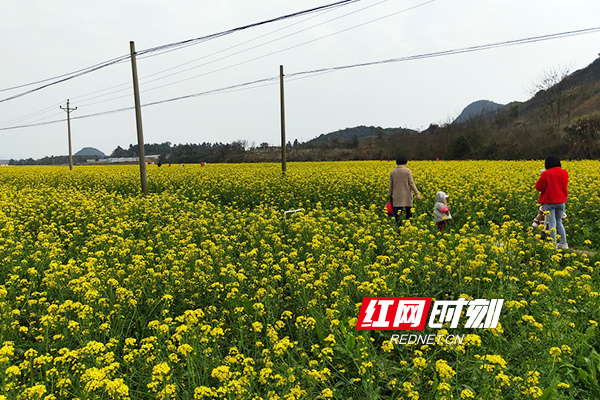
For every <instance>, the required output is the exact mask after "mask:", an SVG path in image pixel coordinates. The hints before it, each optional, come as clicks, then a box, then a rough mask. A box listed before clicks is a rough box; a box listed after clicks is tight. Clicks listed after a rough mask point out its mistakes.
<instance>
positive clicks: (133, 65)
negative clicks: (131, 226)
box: [129, 41, 148, 196]
mask: <svg viewBox="0 0 600 400" xmlns="http://www.w3.org/2000/svg"><path fill="white" fill-rule="evenodd" d="M129 47H130V50H131V70H132V72H133V97H134V100H135V122H136V125H137V137H138V155H139V159H140V180H141V182H142V194H143V195H144V196H146V195H148V181H147V179H146V151H145V150H144V131H143V129H142V107H141V105H140V88H139V85H138V74H137V63H136V61H135V43H134V42H133V41H131V42H129Z"/></svg>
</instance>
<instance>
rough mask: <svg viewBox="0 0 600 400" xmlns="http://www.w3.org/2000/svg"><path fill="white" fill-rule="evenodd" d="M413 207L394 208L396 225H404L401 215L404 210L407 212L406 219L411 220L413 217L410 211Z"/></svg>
mask: <svg viewBox="0 0 600 400" xmlns="http://www.w3.org/2000/svg"><path fill="white" fill-rule="evenodd" d="M410 209H411V207H394V218H396V225H398V226H400V225H402V222H401V221H400V214H402V210H404V211H405V212H406V219H410V217H412V212H411V211H410Z"/></svg>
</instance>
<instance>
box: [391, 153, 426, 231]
mask: <svg viewBox="0 0 600 400" xmlns="http://www.w3.org/2000/svg"><path fill="white" fill-rule="evenodd" d="M406 163H407V160H406V158H405V157H399V158H398V159H397V160H396V168H394V169H393V170H392V172H390V189H389V191H388V196H389V198H390V203H392V207H393V210H394V214H393V215H394V218H396V225H398V226H400V225H401V222H400V214H401V213H402V211H403V210H404V212H405V213H406V219H407V220H408V219H410V217H412V212H411V211H410V209H411V208H412V206H413V193H414V194H415V196H416V197H417V200H419V201H420V200H421V195H420V194H419V190H418V189H417V185H415V181H414V180H413V176H412V172H410V169H408V168H406Z"/></svg>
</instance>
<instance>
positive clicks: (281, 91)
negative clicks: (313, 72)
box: [279, 65, 286, 174]
mask: <svg viewBox="0 0 600 400" xmlns="http://www.w3.org/2000/svg"><path fill="white" fill-rule="evenodd" d="M279 92H280V97H281V172H282V173H283V174H285V169H286V166H285V105H284V95H283V65H280V66H279Z"/></svg>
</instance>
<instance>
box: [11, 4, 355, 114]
mask: <svg viewBox="0 0 600 400" xmlns="http://www.w3.org/2000/svg"><path fill="white" fill-rule="evenodd" d="M358 1H361V0H341V1H337V2H335V3H331V4H326V5H323V6H319V7H314V8H310V9H307V10H304V11H298V12H295V13H292V14H287V15H283V16H280V17H277V18H271V19H268V20H265V21H261V22H256V23H253V24H249V25H244V26H240V27H237V28H233V29H229V30H226V31H223V32H219V33H215V34H211V35H207V36H202V37H199V38H195V39H188V40H184V41H181V42H175V43H170V44H166V45H162V46H158V47H152V48H149V49H146V50H141V51H139V52H137V55H138V56H142V55H144V54H151V53H157V54H153V56H154V55H160V54H164V53H167V52H171V51H174V50H178V49H180V48H184V47H188V46H192V45H194V44H198V43H201V42H205V41H208V40H212V39H216V38H219V37H222V36H225V35H229V34H232V33H235V32H240V31H243V30H246V29H250V28H254V27H257V26H261V25H265V24H269V23H273V22H277V21H283V20H285V19H289V18H295V17H299V16H302V15H307V14H311V13H315V12H318V11H323V10H326V9H329V8H335V7H341V6H345V5H347V4H351V3H355V2H358ZM146 57H149V56H146ZM129 58H130V55H129V54H127V55H123V56H120V57H117V58H113V59H112V60H109V61H105V62H102V63H99V64H96V65H93V66H91V67H88V68H83V69H80V70H77V71H75V72H72V73H68V74H62V75H58V76H55V77H53V78H48V79H43V80H39V81H35V82H30V83H26V84H22V85H18V86H13V87H9V88H5V89H0V92H4V91H8V90H12V89H18V88H23V87H27V86H32V85H36V84H39V83H43V82H49V81H53V82H49V83H46V84H44V85H42V86H38V87H36V88H34V89H30V90H27V91H25V92H21V93H18V94H16V95H13V96H9V97H6V98H4V99H0V103H2V102H5V101H9V100H14V99H16V98H19V97H22V96H25V95H27V94H30V93H34V92H37V91H38V90H42V89H44V88H47V87H49V86H53V85H57V84H59V83H63V82H66V81H68V80H71V79H74V78H77V77H79V76H82V75H86V74H89V73H91V72H95V71H98V70H100V69H102V68H106V67H108V66H111V65H114V64H118V63H121V62H123V61H126V60H128V59H129ZM56 79H58V80H56Z"/></svg>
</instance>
